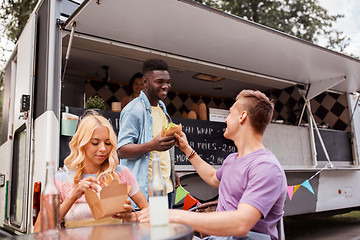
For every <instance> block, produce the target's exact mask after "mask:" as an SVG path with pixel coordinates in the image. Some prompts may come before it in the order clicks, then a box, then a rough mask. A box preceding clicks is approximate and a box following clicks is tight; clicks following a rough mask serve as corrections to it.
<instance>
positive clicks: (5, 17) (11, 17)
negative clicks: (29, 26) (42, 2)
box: [0, 0, 38, 42]
mask: <svg viewBox="0 0 360 240" xmlns="http://www.w3.org/2000/svg"><path fill="white" fill-rule="evenodd" d="M37 2H38V0H3V1H2V3H1V12H0V19H1V23H2V24H4V25H5V27H6V31H5V34H6V35H7V37H8V38H9V39H10V40H11V41H13V42H16V41H17V40H18V38H19V36H20V33H21V32H22V30H23V29H24V27H25V24H26V22H27V20H28V18H29V16H30V14H31V12H32V11H33V9H34V7H35V5H36V3H37Z"/></svg>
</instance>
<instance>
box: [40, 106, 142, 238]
mask: <svg viewBox="0 0 360 240" xmlns="http://www.w3.org/2000/svg"><path fill="white" fill-rule="evenodd" d="M69 146H70V150H71V153H70V155H69V156H68V157H67V158H66V159H65V161H64V164H65V166H66V168H67V171H65V172H59V173H57V174H56V175H55V184H56V186H57V189H58V191H59V194H60V203H61V204H60V219H61V220H65V226H67V227H69V226H71V225H73V226H76V225H79V221H80V222H81V221H83V220H86V221H87V222H91V220H93V221H95V220H94V218H93V214H92V213H91V210H90V208H89V206H88V204H87V202H86V200H85V195H84V192H85V191H86V190H87V189H89V188H91V189H93V190H95V191H97V192H98V191H99V190H100V189H101V188H102V187H104V186H106V185H108V184H109V183H110V182H111V181H112V180H113V179H117V180H119V181H120V183H126V184H128V185H131V189H130V192H129V197H130V198H131V199H132V200H133V201H134V202H135V203H136V204H137V205H138V207H139V208H140V209H143V208H144V207H147V206H148V202H147V200H146V198H145V196H144V194H143V193H142V192H141V191H140V188H139V186H138V184H137V182H136V179H135V178H134V176H133V175H132V174H131V172H130V170H129V169H128V168H126V167H124V166H119V165H118V164H119V160H118V157H117V154H116V136H115V133H114V130H113V128H112V126H111V124H110V123H109V121H108V120H107V119H106V118H104V117H102V116H100V115H98V114H97V113H96V112H95V111H91V112H90V114H88V115H86V116H85V117H84V118H83V119H82V120H81V121H80V123H79V126H78V129H77V131H76V133H75V134H74V136H73V137H72V139H71V141H70V143H69ZM128 204H130V201H128ZM124 207H125V208H126V209H128V210H129V212H128V213H125V214H118V215H117V216H116V217H118V218H125V220H126V221H137V215H136V214H135V213H131V210H132V208H131V206H129V205H127V204H125V205H124ZM38 219H39V218H38ZM89 220H90V221H89ZM114 220H116V219H114ZM37 222H39V221H37ZM74 223H75V225H74ZM37 225H39V223H38V224H35V229H34V231H37V230H40V229H39V228H40V227H39V226H37Z"/></svg>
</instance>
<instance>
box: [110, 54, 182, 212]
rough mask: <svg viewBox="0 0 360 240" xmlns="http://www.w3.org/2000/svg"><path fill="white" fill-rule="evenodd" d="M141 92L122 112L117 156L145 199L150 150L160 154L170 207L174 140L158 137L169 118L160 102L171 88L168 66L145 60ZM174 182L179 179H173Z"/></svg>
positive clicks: (159, 60)
mask: <svg viewBox="0 0 360 240" xmlns="http://www.w3.org/2000/svg"><path fill="white" fill-rule="evenodd" d="M142 79H143V81H144V89H143V91H141V93H140V96H139V97H137V98H136V99H134V100H132V101H131V102H130V103H129V104H127V105H126V107H125V108H124V109H123V110H122V111H121V114H120V120H119V121H120V124H119V126H120V127H119V135H118V150H117V152H118V155H119V158H120V164H121V165H124V166H127V167H128V168H129V169H130V170H131V172H132V173H133V175H134V176H135V178H136V180H137V182H138V183H139V187H140V189H141V191H142V192H143V193H144V195H145V196H146V198H147V199H148V183H149V181H150V180H151V177H152V159H151V157H150V156H152V155H150V153H151V151H159V155H160V164H161V174H162V177H163V179H164V180H165V183H166V190H167V193H168V199H169V208H171V207H172V202H173V193H174V189H175V186H174V185H175V177H176V176H175V164H174V148H173V147H174V145H175V137H174V136H169V137H161V134H160V133H161V129H162V127H163V126H165V125H166V124H167V123H168V122H171V118H170V116H169V115H168V113H167V111H166V106H165V104H164V102H163V100H165V98H166V97H167V93H168V91H169V90H170V88H171V84H170V74H169V67H168V64H167V63H166V62H165V61H163V60H161V59H148V60H146V61H145V62H144V64H143V78H142ZM176 183H177V185H178V184H179V179H178V177H176Z"/></svg>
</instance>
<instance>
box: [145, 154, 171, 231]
mask: <svg viewBox="0 0 360 240" xmlns="http://www.w3.org/2000/svg"><path fill="white" fill-rule="evenodd" d="M151 159H152V164H153V166H152V167H153V170H152V179H151V182H150V186H149V206H150V225H151V226H152V227H153V226H165V225H168V224H169V211H168V208H169V202H168V197H167V193H166V184H165V181H164V179H163V178H162V176H161V167H160V159H159V153H158V152H152V153H151Z"/></svg>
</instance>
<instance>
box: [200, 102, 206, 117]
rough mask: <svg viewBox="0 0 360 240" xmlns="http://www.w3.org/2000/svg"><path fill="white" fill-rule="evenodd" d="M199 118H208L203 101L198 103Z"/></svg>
mask: <svg viewBox="0 0 360 240" xmlns="http://www.w3.org/2000/svg"><path fill="white" fill-rule="evenodd" d="M199 119H200V120H206V121H207V120H208V116H207V108H206V105H205V103H201V104H200V105H199Z"/></svg>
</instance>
